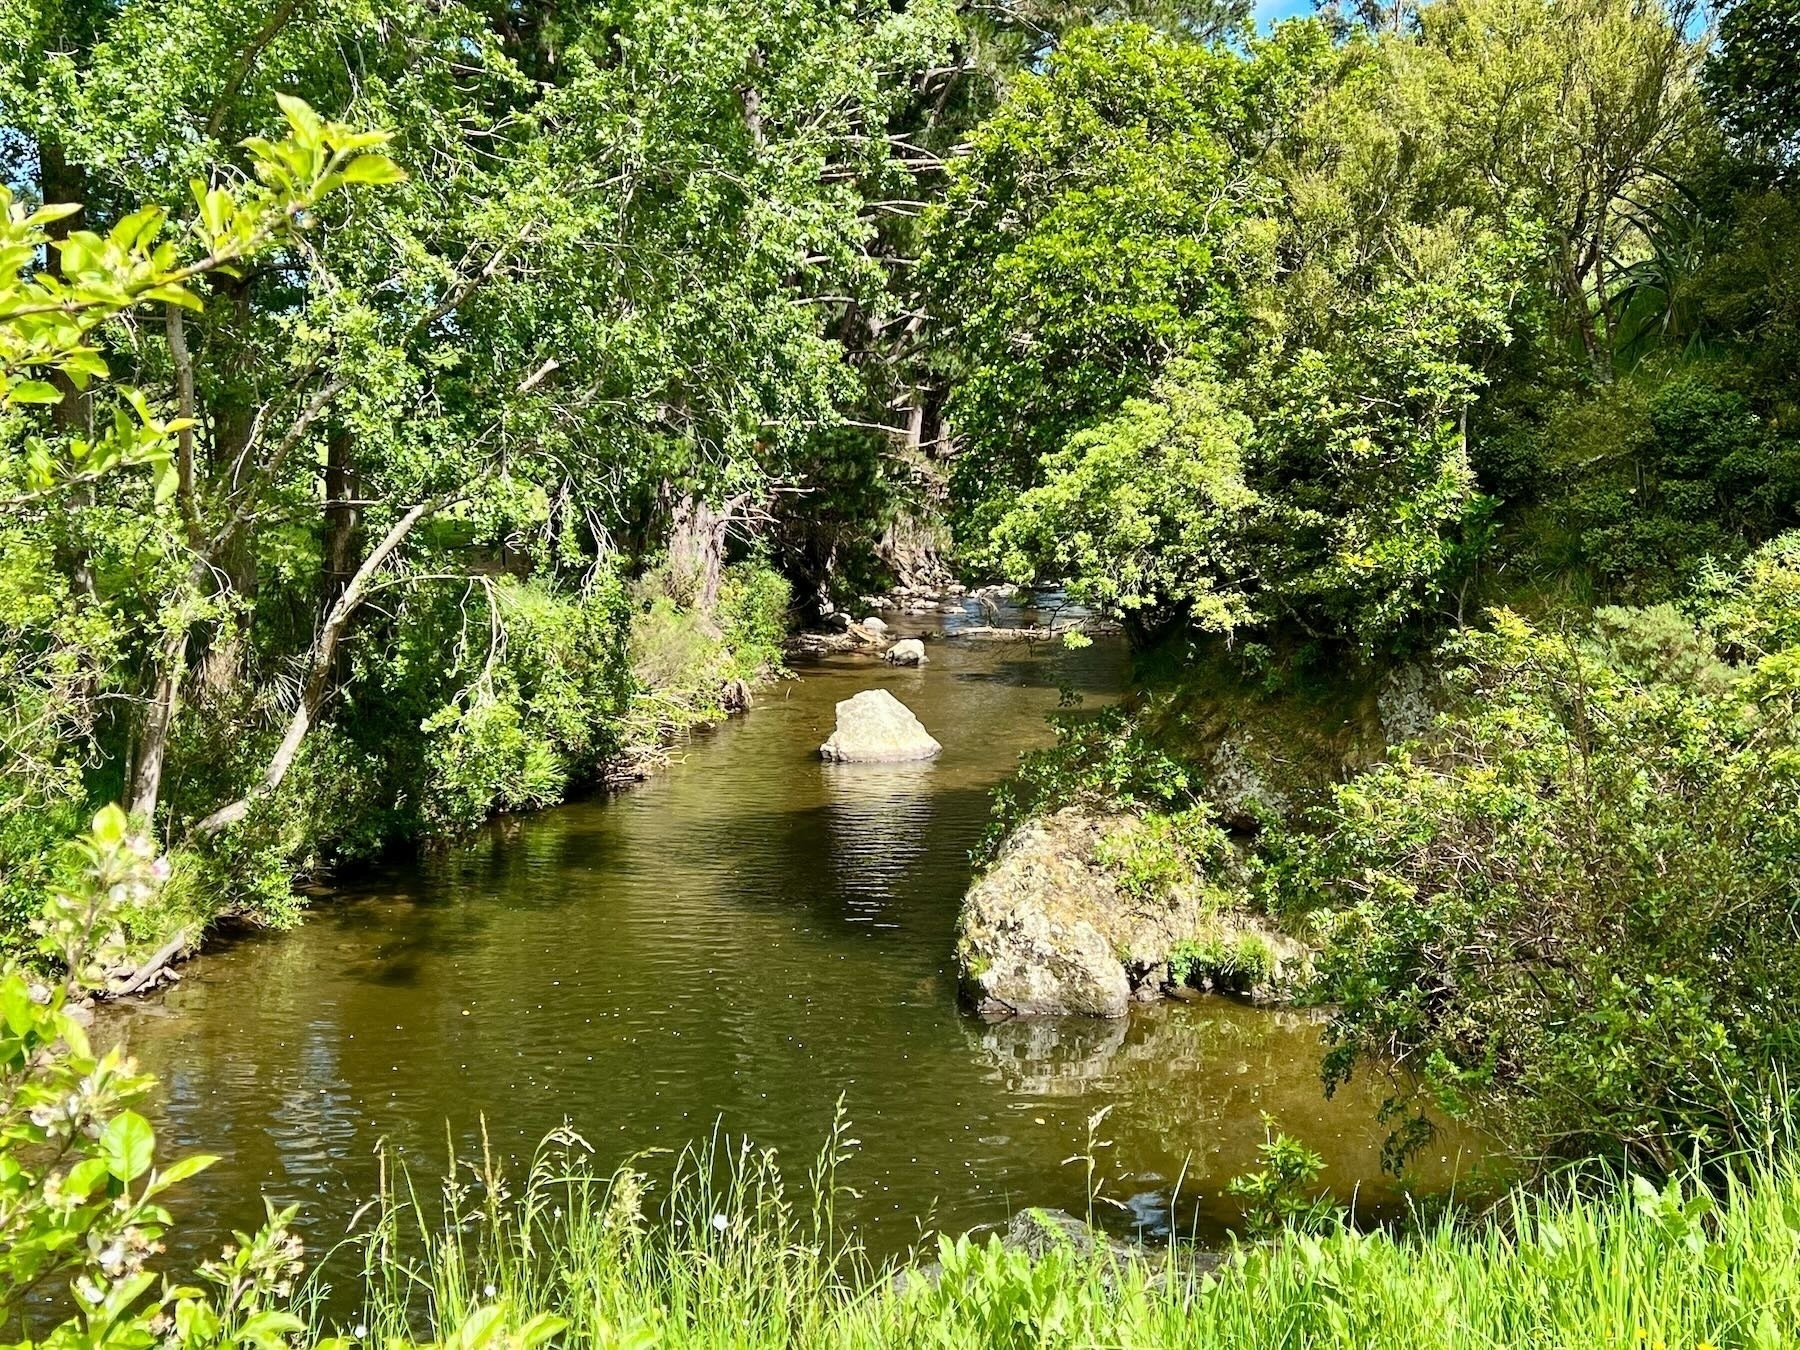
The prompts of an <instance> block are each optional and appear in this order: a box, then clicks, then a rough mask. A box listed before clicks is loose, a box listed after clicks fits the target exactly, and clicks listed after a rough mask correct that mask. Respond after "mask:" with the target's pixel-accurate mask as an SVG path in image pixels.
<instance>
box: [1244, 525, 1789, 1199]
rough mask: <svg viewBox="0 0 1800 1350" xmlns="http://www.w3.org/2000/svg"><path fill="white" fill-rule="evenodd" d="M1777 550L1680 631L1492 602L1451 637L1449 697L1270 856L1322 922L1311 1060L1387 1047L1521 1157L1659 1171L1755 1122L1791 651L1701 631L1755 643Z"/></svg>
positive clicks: (1784, 889)
mask: <svg viewBox="0 0 1800 1350" xmlns="http://www.w3.org/2000/svg"><path fill="white" fill-rule="evenodd" d="M1791 548H1792V543H1791V541H1784V542H1783V544H1782V545H1781V546H1780V547H1779V548H1777V549H1776V550H1775V551H1774V552H1773V553H1771V554H1769V555H1765V556H1764V557H1763V558H1761V559H1759V560H1758V561H1755V562H1753V563H1752V565H1751V567H1750V568H1749V569H1748V571H1747V573H1746V575H1745V577H1744V578H1743V579H1742V581H1741V582H1739V583H1738V586H1737V587H1736V588H1735V589H1734V590H1733V591H1732V593H1730V594H1728V595H1727V596H1725V597H1724V598H1723V600H1722V601H1721V602H1720V603H1719V604H1718V605H1717V606H1716V607H1715V608H1714V610H1713V611H1712V614H1711V617H1710V618H1709V619H1708V620H1706V621H1703V622H1702V623H1701V624H1700V625H1696V624H1695V623H1693V622H1691V621H1689V622H1683V621H1682V620H1681V619H1680V616H1679V615H1678V614H1677V613H1676V612H1675V611H1674V610H1672V609H1668V608H1663V609H1658V610H1652V611H1640V612H1621V611H1606V612H1603V613H1602V614H1601V615H1600V616H1599V623H1598V624H1597V626H1596V627H1595V629H1594V630H1592V631H1590V632H1589V633H1587V634H1574V633H1560V632H1553V631H1542V630H1539V629H1537V628H1534V627H1532V626H1531V625H1530V624H1528V623H1526V622H1525V621H1524V620H1522V619H1520V618H1518V617H1517V616H1515V615H1512V614H1510V613H1507V612H1504V611H1502V612H1500V613H1498V614H1497V615H1496V616H1495V621H1494V627H1493V629H1492V630H1491V631H1489V632H1485V633H1472V634H1469V635H1466V636H1464V637H1463V638H1461V639H1459V640H1458V641H1457V642H1456V643H1455V644H1453V647H1452V649H1451V650H1452V654H1453V655H1454V657H1455V658H1456V659H1458V660H1459V661H1461V662H1462V663H1463V664H1462V665H1461V667H1460V670H1459V671H1458V673H1457V675H1456V677H1455V678H1456V679H1457V681H1458V683H1459V687H1460V690H1461V693H1462V695H1463V703H1462V705H1461V711H1460V712H1458V713H1457V714H1456V715H1455V716H1453V717H1451V718H1449V719H1448V720H1447V721H1446V722H1445V723H1444V724H1443V725H1442V727H1441V728H1440V730H1439V731H1438V732H1437V733H1436V734H1434V735H1433V736H1431V737H1428V738H1427V739H1426V740H1425V741H1423V742H1422V743H1420V744H1417V745H1415V746H1413V747H1411V748H1409V749H1406V750H1402V751H1400V752H1398V753H1396V754H1395V755H1394V756H1393V758H1392V759H1391V760H1390V762H1388V763H1386V764H1385V765H1383V766H1381V767H1378V768H1376V769H1373V770H1371V771H1369V772H1366V773H1363V774H1360V775H1358V776H1357V777H1356V778H1354V779H1353V780H1352V781H1350V782H1349V783H1347V784H1346V785H1344V786H1343V787H1342V788H1340V789H1339V790H1338V791H1337V793H1336V794H1335V796H1334V798H1333V799H1332V801H1331V803H1330V804H1329V805H1328V806H1327V807H1326V808H1325V809H1324V810H1323V811H1321V812H1320V813H1319V815H1318V817H1317V818H1316V819H1315V820H1314V821H1313V825H1314V827H1315V828H1316V830H1317V834H1316V836H1315V837H1310V838H1306V837H1302V838H1299V839H1297V840H1294V839H1290V840H1288V841H1285V843H1286V844H1288V845H1290V846H1292V849H1293V851H1292V853H1291V855H1290V856H1288V857H1287V858H1286V859H1285V860H1284V861H1283V862H1282V864H1281V865H1280V867H1278V868H1277V869H1276V870H1275V872H1274V884H1275V886H1276V890H1277V893H1278V899H1279V902H1280V903H1281V904H1282V905H1283V906H1284V907H1285V909H1286V910H1287V912H1288V913H1289V914H1290V915H1291V916H1298V915H1300V914H1303V913H1308V912H1310V918H1311V920H1312V922H1313V923H1314V924H1315V927H1316V929H1317V931H1318V932H1319V933H1320V934H1321V935H1322V937H1323V938H1324V940H1325V947H1326V950H1325V953H1324V955H1323V957H1322V958H1321V960H1320V963H1319V966H1318V980H1317V986H1316V989H1315V990H1314V992H1315V994H1316V995H1317V997H1319V998H1320V999H1322V1000H1324V1001H1327V1002H1331V1003H1334V1004H1336V1005H1337V1008H1338V1011H1337V1013H1336V1016H1335V1018H1334V1020H1333V1022H1332V1024H1331V1039H1332V1041H1333V1049H1332V1051H1331V1053H1330V1056H1329V1058H1328V1063H1327V1068H1328V1075H1329V1077H1330V1078H1332V1079H1333V1080H1341V1079H1342V1078H1344V1077H1346V1076H1347V1075H1348V1074H1349V1073H1350V1072H1351V1070H1352V1068H1353V1067H1354V1066H1356V1065H1358V1064H1361V1063H1371V1064H1373V1063H1382V1064H1395V1063H1397V1066H1398V1067H1399V1068H1400V1069H1402V1070H1405V1071H1407V1072H1409V1073H1410V1074H1411V1075H1412V1076H1413V1079H1414V1081H1415V1082H1416V1083H1417V1085H1418V1086H1417V1091H1418V1093H1419V1094H1420V1096H1421V1097H1423V1098H1425V1099H1428V1100H1431V1101H1434V1102H1435V1103H1436V1104H1437V1105H1439V1106H1440V1107H1443V1108H1445V1109H1448V1110H1450V1111H1451V1112H1453V1113H1456V1114H1460V1115H1471V1116H1475V1117H1477V1118H1479V1119H1481V1120H1482V1121H1484V1122H1486V1123H1488V1124H1490V1125H1493V1126H1494V1127H1495V1128H1497V1129H1498V1130H1499V1131H1500V1132H1501V1133H1502V1134H1503V1135H1504V1136H1506V1137H1507V1138H1508V1139H1510V1140H1511V1141H1512V1142H1513V1143H1515V1144H1516V1145H1518V1146H1519V1147H1520V1148H1522V1149H1525V1150H1527V1151H1529V1152H1531V1153H1533V1154H1553V1155H1558V1156H1576V1157H1579V1156H1586V1155H1589V1154H1601V1155H1605V1156H1610V1157H1613V1158H1622V1157H1629V1158H1630V1159H1632V1160H1633V1163H1634V1165H1638V1166H1651V1167H1655V1168H1659V1169H1662V1170H1664V1171H1668V1170H1672V1169H1673V1168H1675V1167H1676V1166H1677V1165H1678V1164H1679V1163H1680V1162H1681V1160H1682V1159H1684V1158H1689V1157H1691V1156H1693V1153H1694V1151H1695V1150H1699V1151H1700V1153H1701V1154H1702V1155H1704V1156H1708V1157H1718V1156H1722V1155H1724V1154H1728V1153H1732V1152H1738V1151H1742V1150H1744V1149H1747V1148H1751V1147H1754V1146H1755V1145H1757V1143H1758V1141H1760V1140H1761V1139H1762V1138H1763V1137H1764V1131H1765V1129H1766V1126H1767V1121H1768V1113H1769V1109H1770V1108H1769V1102H1770V1100H1771V1098H1772V1096H1773V1095H1775V1094H1776V1093H1777V1092H1778V1085H1779V1084H1780V1082H1782V1081H1783V1080H1784V1077H1785V1076H1786V1075H1789V1074H1791V1073H1792V1072H1793V1071H1795V1070H1797V1069H1800V1034H1797V1033H1796V1032H1795V1030H1794V1028H1793V1024H1792V1019H1791V1018H1790V1017H1789V1015H1788V1012H1789V1009H1791V1007H1792V1005H1793V1003H1794V1000H1795V998H1796V997H1797V996H1800V946H1796V944H1795V943H1794V941H1793V938H1792V916H1793V914H1794V913H1795V912H1796V908H1797V907H1800V722H1797V720H1796V716H1797V713H1800V649H1795V648H1793V647H1780V648H1778V649H1775V650H1771V651H1768V652H1767V654H1764V655H1761V656H1757V657H1754V658H1752V657H1749V656H1748V655H1746V657H1745V659H1743V660H1741V661H1739V662H1738V663H1737V664H1734V665H1730V666H1727V665H1726V664H1724V663H1723V662H1721V661H1720V660H1719V659H1718V658H1717V655H1716V652H1715V647H1714V642H1713V639H1712V637H1711V635H1710V633H1711V631H1712V630H1713V629H1716V628H1720V627H1724V628H1727V629H1732V630H1733V631H1735V632H1736V633H1737V636H1736V638H1735V639H1734V641H1735V643H1736V645H1737V649H1738V650H1739V651H1740V652H1743V653H1746V654H1747V653H1748V652H1749V651H1751V650H1754V649H1756V648H1757V647H1758V645H1759V644H1758V643H1757V641H1756V635H1754V634H1749V633H1746V632H1744V631H1743V603H1744V597H1745V595H1746V594H1747V593H1749V592H1751V591H1755V590H1757V589H1758V588H1761V589H1763V590H1767V589H1768V588H1769V587H1770V586H1771V585H1772V584H1773V578H1772V576H1771V572H1772V571H1773V570H1778V569H1775V568H1773V566H1772V564H1771V562H1770V559H1771V558H1788V557H1791V556H1792V555H1791V553H1790V551H1789V550H1791ZM1731 616H1736V617H1731ZM1781 626H1782V627H1783V628H1785V625H1781ZM1765 650H1766V649H1765ZM1415 1119H1416V1118H1415ZM1415 1129H1416V1124H1415ZM1416 1139H1417V1135H1416V1134H1415V1135H1414V1136H1413V1141H1414V1142H1416ZM1402 1141H1404V1132H1403V1133H1402Z"/></svg>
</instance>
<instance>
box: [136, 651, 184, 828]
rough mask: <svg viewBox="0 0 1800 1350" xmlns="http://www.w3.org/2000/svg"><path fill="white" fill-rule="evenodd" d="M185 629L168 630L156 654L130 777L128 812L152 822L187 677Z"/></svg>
mask: <svg viewBox="0 0 1800 1350" xmlns="http://www.w3.org/2000/svg"><path fill="white" fill-rule="evenodd" d="M187 638H188V635H187V627H186V625H182V626H181V627H180V628H178V629H175V630H173V631H171V632H170V633H169V634H168V636H167V637H165V638H164V639H163V644H162V649H161V651H160V652H159V653H158V660H157V667H156V687H155V688H154V689H152V690H151V691H150V710H149V712H148V713H146V714H145V716H144V734H143V738H142V740H140V741H139V743H138V755H137V765H136V767H135V768H134V769H133V771H132V775H131V813H132V814H133V815H141V816H143V817H145V818H146V819H147V820H151V821H154V820H155V818H156V808H157V805H158V801H159V799H160V797H161V795H162V775H163V763H164V761H165V760H166V759H167V758H168V754H169V738H170V737H171V736H172V735H174V732H175V717H176V714H177V713H178V712H179V711H180V707H181V682H182V680H183V678H184V677H185V676H186V675H187Z"/></svg>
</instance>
